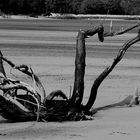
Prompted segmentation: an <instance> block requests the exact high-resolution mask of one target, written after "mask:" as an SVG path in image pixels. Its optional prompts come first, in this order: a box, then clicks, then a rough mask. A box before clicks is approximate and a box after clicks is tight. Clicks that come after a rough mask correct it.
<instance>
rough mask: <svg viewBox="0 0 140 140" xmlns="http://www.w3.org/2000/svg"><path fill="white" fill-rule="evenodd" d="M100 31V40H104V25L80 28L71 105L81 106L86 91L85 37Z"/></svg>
mask: <svg viewBox="0 0 140 140" xmlns="http://www.w3.org/2000/svg"><path fill="white" fill-rule="evenodd" d="M96 33H98V37H99V40H100V41H103V40H104V38H103V26H102V25H101V26H99V27H95V28H93V29H91V30H86V31H83V30H80V31H79V32H78V36H77V42H76V58H75V80H74V89H73V94H72V98H71V100H70V104H71V106H74V107H76V108H80V105H81V102H82V99H83V93H84V76H85V65H86V64H85V59H86V49H85V38H87V37H89V36H93V35H94V34H96Z"/></svg>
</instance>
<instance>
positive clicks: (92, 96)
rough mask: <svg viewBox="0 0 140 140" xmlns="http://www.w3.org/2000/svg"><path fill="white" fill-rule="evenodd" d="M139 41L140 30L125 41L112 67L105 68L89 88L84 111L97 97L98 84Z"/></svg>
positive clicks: (87, 109) (88, 108)
mask: <svg viewBox="0 0 140 140" xmlns="http://www.w3.org/2000/svg"><path fill="white" fill-rule="evenodd" d="M138 41H140V30H139V32H138V35H137V36H136V37H135V38H133V39H131V40H129V41H127V42H126V43H125V44H124V45H123V47H122V49H120V51H119V52H118V55H117V57H116V58H115V59H114V61H113V63H112V65H111V66H110V67H107V68H106V69H105V70H104V71H103V72H102V73H101V74H100V75H99V76H98V78H97V79H96V80H95V81H94V84H93V86H92V88H91V93H90V97H89V100H88V102H87V104H86V105H85V111H89V110H90V108H91V107H92V105H93V104H94V102H95V100H96V96H97V90H98V87H99V86H100V84H101V83H102V81H103V80H104V79H105V78H106V77H107V76H108V75H109V73H110V72H111V71H112V70H113V69H114V67H115V66H116V65H117V64H118V62H119V61H120V60H121V59H122V57H123V56H124V54H125V52H126V51H127V49H128V48H129V47H130V46H131V45H133V44H134V43H136V42H138Z"/></svg>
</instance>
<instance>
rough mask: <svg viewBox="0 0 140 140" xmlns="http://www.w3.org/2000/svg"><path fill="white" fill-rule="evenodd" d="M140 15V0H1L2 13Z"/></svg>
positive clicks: (0, 11) (0, 9)
mask: <svg viewBox="0 0 140 140" xmlns="http://www.w3.org/2000/svg"><path fill="white" fill-rule="evenodd" d="M108 11H109V14H112V15H113V14H114V15H139V14H140V0H1V1H0V13H1V14H14V15H18V14H22V15H34V16H37V15H49V14H50V13H60V14H68V13H71V14H107V13H108Z"/></svg>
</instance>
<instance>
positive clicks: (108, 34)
mask: <svg viewBox="0 0 140 140" xmlns="http://www.w3.org/2000/svg"><path fill="white" fill-rule="evenodd" d="M139 26H140V23H138V24H135V25H134V26H131V27H128V28H126V29H124V30H122V31H119V32H106V33H104V37H112V36H116V35H122V34H124V33H126V32H129V31H131V30H133V29H134V28H136V27H139Z"/></svg>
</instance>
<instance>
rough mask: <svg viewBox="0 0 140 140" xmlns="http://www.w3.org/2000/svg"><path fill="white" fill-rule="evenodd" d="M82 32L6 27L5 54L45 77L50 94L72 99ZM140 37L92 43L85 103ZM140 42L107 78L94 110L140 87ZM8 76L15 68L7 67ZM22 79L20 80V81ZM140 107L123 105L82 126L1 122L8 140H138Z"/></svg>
mask: <svg viewBox="0 0 140 140" xmlns="http://www.w3.org/2000/svg"><path fill="white" fill-rule="evenodd" d="M76 35H77V32H76V31H46V30H43V31H40V30H20V29H18V30H15V29H13V30H9V29H0V50H1V51H2V52H3V55H4V56H5V57H7V58H8V59H10V60H11V61H13V62H15V63H16V64H17V65H19V64H26V65H29V66H31V67H32V68H33V70H34V72H35V73H36V74H37V75H38V76H39V77H40V79H41V82H42V83H43V85H44V87H45V90H46V93H47V94H49V93H50V92H51V91H54V90H57V89H61V90H62V91H63V92H64V93H66V95H67V96H68V97H69V96H70V86H72V87H73V81H74V60H75V44H76ZM136 35H137V34H136V33H127V34H124V35H122V36H117V37H113V38H111V37H110V38H106V39H105V42H104V43H100V42H99V41H98V39H97V36H94V37H92V38H89V39H87V41H86V45H87V47H86V49H87V57H86V75H85V93H84V101H83V104H85V103H86V101H87V99H88V97H89V93H90V88H91V86H92V84H93V82H94V80H95V79H96V77H97V76H98V75H99V74H100V73H101V72H102V71H103V70H104V69H105V68H106V67H107V66H109V65H110V64H111V63H112V61H113V59H114V58H115V57H116V55H117V52H118V50H119V49H120V48H121V46H122V45H123V44H124V43H125V41H127V40H129V39H130V38H133V37H135V36H136ZM139 46H140V42H139V43H136V44H135V45H133V47H131V48H130V49H129V50H128V51H127V53H126V55H125V57H124V58H123V60H122V61H121V62H120V63H119V64H118V65H117V66H116V68H115V69H114V70H113V72H111V74H110V75H109V76H108V77H107V78H106V79H105V80H104V82H103V83H102V84H101V86H100V88H99V90H98V96H97V100H96V102H95V104H94V106H93V108H94V107H99V106H103V105H108V104H111V103H115V102H118V101H120V100H122V99H124V98H125V97H126V96H127V95H130V94H134V91H135V87H136V86H137V85H138V86H139V87H140V84H139V82H140V61H139V59H140V48H139ZM4 67H5V69H6V72H7V73H9V71H10V68H9V66H7V64H6V63H4ZM12 73H13V74H14V75H11V74H10V73H9V74H8V76H9V77H12V78H19V79H21V80H23V81H25V82H28V80H27V77H26V76H25V75H22V74H21V73H17V72H16V71H15V70H12ZM15 75H16V77H15ZM139 110H140V107H139V106H135V107H118V108H112V109H108V110H104V111H99V112H98V113H96V114H95V115H94V120H91V121H79V122H61V123H60V122H45V123H44V122H22V123H13V122H12V123H11V122H8V121H7V120H5V119H3V118H2V117H1V118H0V139H2V140H6V139H7V140H23V139H27V140H30V139H32V140H43V139H47V140H59V139H60V140H69V139H73V140H85V139H87V140H91V139H94V140H112V139H113V140H118V139H119V140H132V139H133V140H136V139H138V137H139V131H140V123H139V122H140V121H139V116H140V111H139Z"/></svg>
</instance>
